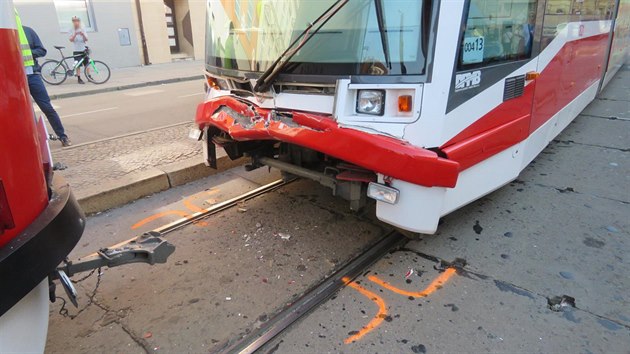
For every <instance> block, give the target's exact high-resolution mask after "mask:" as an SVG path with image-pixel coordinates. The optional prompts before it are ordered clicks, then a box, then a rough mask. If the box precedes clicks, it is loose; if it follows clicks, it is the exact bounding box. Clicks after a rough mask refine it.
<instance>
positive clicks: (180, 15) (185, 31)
mask: <svg viewBox="0 0 630 354" xmlns="http://www.w3.org/2000/svg"><path fill="white" fill-rule="evenodd" d="M174 4H175V24H176V25H177V43H178V44H179V52H180V53H185V54H186V55H188V56H189V57H194V55H195V53H194V47H193V39H192V24H191V20H190V16H191V14H190V8H189V6H188V1H187V0H175V1H174Z"/></svg>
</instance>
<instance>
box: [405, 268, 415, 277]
mask: <svg viewBox="0 0 630 354" xmlns="http://www.w3.org/2000/svg"><path fill="white" fill-rule="evenodd" d="M413 273H414V270H413V268H409V270H408V271H407V274H405V279H409V277H411V276H412V275H413Z"/></svg>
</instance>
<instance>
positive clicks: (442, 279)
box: [368, 268, 457, 297]
mask: <svg viewBox="0 0 630 354" xmlns="http://www.w3.org/2000/svg"><path fill="white" fill-rule="evenodd" d="M456 272H457V270H455V268H448V269H446V270H445V271H444V272H443V273H442V274H440V275H439V276H438V277H437V278H435V279H434V280H433V281H432V282H431V284H429V286H427V287H426V288H425V289H424V290H422V291H407V290H403V289H399V288H397V287H395V286H393V285H391V284H389V283H387V282H385V281H383V280H381V279H380V278H379V277H377V276H375V275H370V276H369V277H368V279H369V280H370V281H372V282H374V283H376V284H378V285H380V286H382V287H383V288H385V289H387V290H389V291H392V292H394V293H396V294H399V295H403V296H412V297H427V296H429V295H431V294H432V293H434V292H435V291H436V290H438V289H440V288H442V286H444V284H446V282H447V281H448V280H449V279H450V278H451V277H452V276H453V275H455V274H456Z"/></svg>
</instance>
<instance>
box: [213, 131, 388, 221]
mask: <svg viewBox="0 0 630 354" xmlns="http://www.w3.org/2000/svg"><path fill="white" fill-rule="evenodd" d="M215 133H217V134H218V135H214V136H212V138H211V139H207V140H206V139H204V145H205V146H206V148H204V151H206V150H207V151H208V152H209V153H208V155H207V156H208V158H207V160H206V161H207V163H208V164H209V165H210V166H213V164H215V163H216V151H215V144H216V145H219V146H221V147H222V148H223V149H224V150H225V152H226V153H227V155H228V156H229V157H230V159H232V160H235V159H238V158H242V157H248V158H250V159H251V162H250V163H249V164H247V165H246V166H245V168H246V170H247V171H253V170H255V169H258V168H261V167H265V166H267V167H270V168H271V167H273V168H276V169H278V170H280V171H282V175H283V178H284V179H285V180H290V179H293V178H295V177H301V178H306V179H310V180H313V181H316V182H318V183H319V184H321V185H322V186H325V187H328V188H330V189H331V190H332V193H333V195H334V196H336V197H340V198H342V199H345V200H347V201H349V202H350V209H351V210H353V211H360V210H361V209H362V208H363V207H364V206H365V205H366V203H367V190H368V185H369V183H372V182H376V181H377V175H376V173H374V172H373V171H370V170H366V169H364V168H362V167H360V166H356V165H354V164H351V163H348V162H345V161H343V160H339V159H336V158H334V157H331V156H328V155H325V154H323V153H321V152H318V151H315V150H312V149H308V148H305V147H302V146H298V145H295V144H289V143H283V142H277V141H235V140H233V139H231V138H230V137H229V136H228V135H227V134H225V133H224V132H215ZM213 167H216V165H215V166H213Z"/></svg>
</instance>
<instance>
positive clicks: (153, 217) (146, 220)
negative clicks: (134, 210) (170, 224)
mask: <svg viewBox="0 0 630 354" xmlns="http://www.w3.org/2000/svg"><path fill="white" fill-rule="evenodd" d="M168 215H179V216H181V217H183V218H190V215H188V213H186V212H185V211H180V210H169V211H163V212H161V213H157V214H153V215H151V216H149V217H147V218H144V219H142V220H140V221H138V222H137V223H135V224H133V226H131V229H132V230H135V229H137V228H139V227H142V226H144V225H146V224H148V223H150V222H151V221H154V220H157V219H159V218H163V217H165V216H168Z"/></svg>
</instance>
